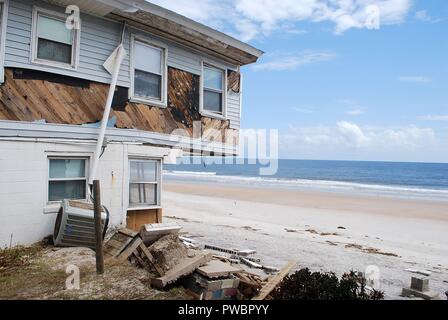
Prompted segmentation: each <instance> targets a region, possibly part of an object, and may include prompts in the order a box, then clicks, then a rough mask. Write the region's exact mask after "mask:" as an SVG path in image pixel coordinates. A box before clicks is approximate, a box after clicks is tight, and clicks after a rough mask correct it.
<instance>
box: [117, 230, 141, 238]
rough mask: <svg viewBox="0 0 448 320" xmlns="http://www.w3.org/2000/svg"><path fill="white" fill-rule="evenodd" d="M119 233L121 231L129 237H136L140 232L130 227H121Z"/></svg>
mask: <svg viewBox="0 0 448 320" xmlns="http://www.w3.org/2000/svg"><path fill="white" fill-rule="evenodd" d="M118 233H121V234H123V235H125V236H127V237H131V238H134V237H136V236H137V235H138V232H136V231H134V230H130V229H128V228H123V229H120V230H118Z"/></svg>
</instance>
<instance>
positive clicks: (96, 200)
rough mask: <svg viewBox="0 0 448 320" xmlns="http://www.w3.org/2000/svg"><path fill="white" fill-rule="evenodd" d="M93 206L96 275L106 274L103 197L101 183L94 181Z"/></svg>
mask: <svg viewBox="0 0 448 320" xmlns="http://www.w3.org/2000/svg"><path fill="white" fill-rule="evenodd" d="M93 206H94V221H95V258H96V273H98V274H103V273H104V254H103V229H102V228H101V226H102V223H101V210H102V209H101V197H100V181H99V180H94V181H93Z"/></svg>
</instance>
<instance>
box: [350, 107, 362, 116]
mask: <svg viewBox="0 0 448 320" xmlns="http://www.w3.org/2000/svg"><path fill="white" fill-rule="evenodd" d="M346 113H347V114H348V115H349V116H360V115H363V114H364V113H366V112H365V111H364V110H363V109H361V108H357V109H350V110H348V111H347V112H346Z"/></svg>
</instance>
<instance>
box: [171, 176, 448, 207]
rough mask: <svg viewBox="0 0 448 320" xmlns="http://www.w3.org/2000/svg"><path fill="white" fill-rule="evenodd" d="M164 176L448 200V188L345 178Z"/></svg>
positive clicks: (201, 180)
mask: <svg viewBox="0 0 448 320" xmlns="http://www.w3.org/2000/svg"><path fill="white" fill-rule="evenodd" d="M164 177H166V178H168V179H169V180H175V181H189V182H199V183H200V182H208V183H218V184H232V185H235V184H237V185H242V186H244V185H246V186H251V187H261V188H262V187H271V188H272V187H273V188H275V187H279V188H287V189H300V190H315V191H335V192H338V191H340V192H359V193H363V194H370V195H386V196H398V197H405V198H427V199H434V200H446V201H448V190H447V189H430V188H421V187H411V186H398V185H380V184H367V183H356V182H344V181H328V180H310V179H287V178H274V177H272V178H270V177H248V176H232V175H218V174H217V173H216V172H200V171H176V170H167V171H164Z"/></svg>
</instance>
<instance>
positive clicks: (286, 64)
mask: <svg viewBox="0 0 448 320" xmlns="http://www.w3.org/2000/svg"><path fill="white" fill-rule="evenodd" d="M334 57H335V55H334V54H333V53H330V52H312V51H307V52H302V53H295V54H273V55H271V56H266V58H265V59H264V60H263V61H261V62H259V63H258V64H256V65H254V66H253V67H252V69H253V70H256V71H260V70H272V71H283V70H295V69H298V68H300V67H302V66H304V65H307V64H311V63H316V62H322V61H329V60H332V59H334ZM265 60H267V61H265Z"/></svg>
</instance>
